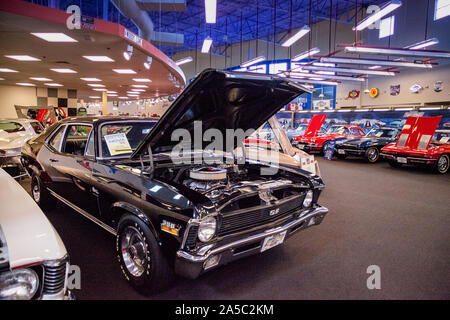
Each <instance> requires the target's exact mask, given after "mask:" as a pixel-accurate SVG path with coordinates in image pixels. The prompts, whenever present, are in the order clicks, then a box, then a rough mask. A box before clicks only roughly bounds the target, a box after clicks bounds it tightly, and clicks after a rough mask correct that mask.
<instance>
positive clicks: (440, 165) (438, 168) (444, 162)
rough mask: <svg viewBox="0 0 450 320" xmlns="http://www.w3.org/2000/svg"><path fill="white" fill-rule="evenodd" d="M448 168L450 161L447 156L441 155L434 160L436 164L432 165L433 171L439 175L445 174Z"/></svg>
mask: <svg viewBox="0 0 450 320" xmlns="http://www.w3.org/2000/svg"><path fill="white" fill-rule="evenodd" d="M449 167H450V159H449V156H448V154H442V155H440V156H439V158H438V159H437V160H436V164H435V165H434V170H435V172H437V173H440V174H446V173H447V172H448V169H449Z"/></svg>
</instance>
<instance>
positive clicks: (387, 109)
mask: <svg viewBox="0 0 450 320" xmlns="http://www.w3.org/2000/svg"><path fill="white" fill-rule="evenodd" d="M389 110H390V109H373V111H389Z"/></svg>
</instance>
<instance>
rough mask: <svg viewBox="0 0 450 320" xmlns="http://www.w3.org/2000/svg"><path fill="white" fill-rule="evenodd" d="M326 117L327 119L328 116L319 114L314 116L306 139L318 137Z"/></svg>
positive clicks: (307, 129)
mask: <svg viewBox="0 0 450 320" xmlns="http://www.w3.org/2000/svg"><path fill="white" fill-rule="evenodd" d="M326 117H327V115H326V114H317V115H315V116H313V117H312V118H311V121H309V124H308V127H307V128H306V131H305V134H304V136H305V137H315V136H317V133H319V130H320V128H321V127H322V124H323V123H324V121H325V118H326Z"/></svg>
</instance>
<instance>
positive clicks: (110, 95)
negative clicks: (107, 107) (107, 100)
mask: <svg viewBox="0 0 450 320" xmlns="http://www.w3.org/2000/svg"><path fill="white" fill-rule="evenodd" d="M107 96H108V97H117V94H115V93H108V94H107Z"/></svg>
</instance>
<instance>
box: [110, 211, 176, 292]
mask: <svg viewBox="0 0 450 320" xmlns="http://www.w3.org/2000/svg"><path fill="white" fill-rule="evenodd" d="M116 254H117V259H118V261H119V263H120V268H121V269H122V273H123V275H124V276H125V279H126V280H127V281H128V282H129V283H130V284H131V285H132V286H133V287H134V288H135V289H136V290H137V291H138V292H140V293H141V294H144V295H150V294H154V293H157V292H160V291H162V290H164V289H165V288H166V286H167V285H168V283H169V282H170V280H171V278H172V273H173V270H172V268H171V267H170V266H169V263H168V262H167V260H166V258H165V257H164V255H163V253H162V251H161V248H160V246H159V245H158V242H157V241H156V238H155V236H154V235H153V233H152V231H151V230H150V229H149V227H148V226H147V225H146V224H145V223H144V222H143V221H142V220H140V219H139V218H137V217H135V216H132V215H124V216H123V217H122V218H121V219H120V221H119V227H118V230H117V236H116Z"/></svg>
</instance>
